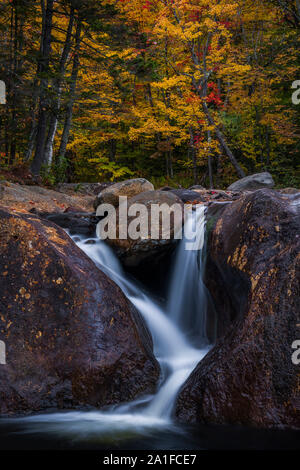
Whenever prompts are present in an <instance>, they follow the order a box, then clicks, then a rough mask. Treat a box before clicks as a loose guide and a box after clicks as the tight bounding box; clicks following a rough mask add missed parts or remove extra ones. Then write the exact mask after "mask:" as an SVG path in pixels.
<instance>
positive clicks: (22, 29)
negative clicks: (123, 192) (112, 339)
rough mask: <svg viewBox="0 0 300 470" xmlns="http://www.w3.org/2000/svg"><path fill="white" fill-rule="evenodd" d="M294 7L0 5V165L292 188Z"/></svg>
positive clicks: (15, 0)
mask: <svg viewBox="0 0 300 470" xmlns="http://www.w3.org/2000/svg"><path fill="white" fill-rule="evenodd" d="M296 3H297V2H293V1H292V2H284V1H281V2H277V1H275V0H274V1H271V0H260V1H258V0H254V1H250V0H118V1H116V0H104V1H100V0H94V1H92V0H84V1H81V2H78V1H77V0H69V1H63V0H62V1H55V0H42V1H35V0H27V1H25V2H24V1H20V0H12V1H10V2H8V1H5V0H1V2H0V34H1V42H0V50H1V54H0V79H2V80H4V81H5V83H6V86H7V104H6V105H1V106H0V123H1V129H0V132H1V133H0V169H1V167H2V169H3V170H5V171H7V169H8V168H17V167H18V166H19V165H21V166H22V167H23V166H24V165H27V167H28V168H31V171H32V172H33V174H35V175H41V176H42V177H43V178H44V179H45V180H47V181H48V182H50V183H55V182H57V181H98V180H118V179H122V178H123V179H124V178H125V177H130V176H133V175H134V176H144V177H147V178H148V179H151V180H152V181H153V182H154V183H155V184H156V185H163V184H166V183H167V184H171V185H176V184H182V185H189V184H192V183H201V184H205V185H208V186H210V187H216V186H219V187H226V186H227V185H228V184H229V183H231V182H232V181H233V180H235V179H236V178H237V177H242V176H244V175H246V174H249V173H253V172H259V171H265V170H268V171H270V172H271V173H272V174H273V176H274V177H275V180H276V182H277V184H278V185H288V186H292V185H294V186H296V185H299V182H300V168H299V160H300V146H299V135H300V130H299V116H300V105H299V106H298V107H297V106H295V105H293V104H292V100H291V95H292V90H291V85H292V82H293V81H294V80H297V79H300V70H299V64H300V57H299V50H300V48H299V31H300V17H298V16H297V14H298V13H297V8H296Z"/></svg>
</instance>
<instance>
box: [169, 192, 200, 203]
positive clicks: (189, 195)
mask: <svg viewBox="0 0 300 470" xmlns="http://www.w3.org/2000/svg"><path fill="white" fill-rule="evenodd" d="M171 192H172V193H173V194H175V195H176V196H178V197H179V198H180V199H181V200H182V202H184V204H186V203H201V202H204V201H205V199H204V197H202V196H201V194H199V193H198V192H196V191H190V190H189V189H172V190H171Z"/></svg>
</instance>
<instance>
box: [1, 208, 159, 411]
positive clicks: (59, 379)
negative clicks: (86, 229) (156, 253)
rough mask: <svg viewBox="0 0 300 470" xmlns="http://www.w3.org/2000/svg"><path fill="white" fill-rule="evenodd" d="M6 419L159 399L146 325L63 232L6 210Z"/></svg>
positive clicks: (3, 295)
mask: <svg viewBox="0 0 300 470" xmlns="http://www.w3.org/2000/svg"><path fill="white" fill-rule="evenodd" d="M0 219H1V232H0V293H1V294H0V340H1V341H3V342H4V343H5V345H6V365H0V413H2V414H6V413H14V412H33V411H41V410H44V409H48V408H74V407H82V406H85V405H88V406H94V407H102V406H104V405H110V404H115V403H120V402H122V401H128V400H132V399H134V398H135V397H137V396H139V395H141V394H148V393H153V392H154V390H155V387H156V383H157V380H158V376H159V367H158V364H157V362H156V360H155V358H154V356H153V353H152V340H151V337H150V335H149V333H148V330H147V328H146V327H145V325H144V322H143V321H142V319H141V317H140V316H139V314H138V312H137V311H136V310H135V308H134V307H133V306H132V305H131V304H130V302H129V301H128V300H127V299H126V298H125V296H124V295H123V293H122V291H121V290H120V289H119V287H118V286H116V285H115V284H114V282H112V281H111V280H110V279H109V278H108V277H107V276H106V275H105V274H104V273H102V272H101V271H100V270H99V269H98V268H97V267H96V266H95V264H94V263H93V262H92V261H91V260H90V259H89V258H88V257H87V256H86V255H85V254H84V253H83V252H82V251H81V250H80V249H79V248H78V247H77V246H76V245H75V244H74V242H73V241H72V240H71V239H70V238H69V237H68V236H67V235H66V234H65V232H64V231H63V230H62V229H60V228H59V227H57V226H56V225H55V224H53V223H51V222H49V221H47V220H41V219H40V218H39V217H38V216H36V215H34V214H28V213H27V214H21V213H12V212H8V211H6V210H2V209H0Z"/></svg>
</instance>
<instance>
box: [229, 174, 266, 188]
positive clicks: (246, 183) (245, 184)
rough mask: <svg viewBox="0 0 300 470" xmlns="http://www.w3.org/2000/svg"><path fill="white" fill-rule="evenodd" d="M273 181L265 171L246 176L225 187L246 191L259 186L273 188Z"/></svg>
mask: <svg viewBox="0 0 300 470" xmlns="http://www.w3.org/2000/svg"><path fill="white" fill-rule="evenodd" d="M274 186H275V183H274V180H273V178H272V175H271V174H270V173H268V172H267V171H266V172H264V173H256V174H254V175H249V176H246V177H245V178H242V179H240V180H237V181H235V182H234V183H232V184H231V185H230V186H229V187H228V188H227V189H228V190H229V191H246V190H255V189H261V188H274Z"/></svg>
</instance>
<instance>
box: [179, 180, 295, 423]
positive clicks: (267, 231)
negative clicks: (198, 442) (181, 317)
mask: <svg viewBox="0 0 300 470" xmlns="http://www.w3.org/2000/svg"><path fill="white" fill-rule="evenodd" d="M299 196H300V195H298V196H295V197H290V196H289V197H288V196H285V197H284V196H282V195H279V194H278V193H277V192H276V191H272V190H267V189H264V190H259V191H256V192H254V193H253V194H247V195H245V196H243V197H242V198H240V199H239V200H238V201H236V202H233V203H232V204H228V205H227V207H226V208H225V209H224V208H223V209H224V210H222V211H221V214H220V217H219V218H217V220H216V221H215V224H214V227H213V229H212V231H211V233H210V234H209V251H210V259H209V260H208V267H207V268H208V273H207V278H208V280H207V284H208V287H209V289H210V291H211V293H212V295H213V298H214V300H215V303H216V309H217V314H218V318H219V321H220V323H221V329H219V336H220V337H219V339H218V340H217V342H216V345H215V347H214V348H213V349H212V350H211V351H210V353H209V354H208V355H207V356H206V357H205V358H204V360H203V361H202V362H201V363H199V365H198V366H197V367H196V369H195V370H194V372H193V373H192V375H191V376H190V377H189V379H188V380H187V382H186V383H185V385H184V386H183V388H182V390H181V392H180V395H179V397H178V400H177V405H176V415H177V418H178V419H179V420H180V421H183V422H189V423H191V422H193V423H196V422H198V423H200V422H201V423H203V422H206V423H207V422H209V423H222V424H224V423H227V424H243V425H255V426H261V427H272V426H290V427H299V426H300V414H299V389H300V376H299V366H297V365H295V364H293V362H292V353H293V349H292V344H293V342H294V341H295V340H296V339H299V329H297V324H299V323H300V300H299V298H300V296H299V294H300V285H299V282H300V256H299V249H300V237H299V228H300V197H299Z"/></svg>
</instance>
